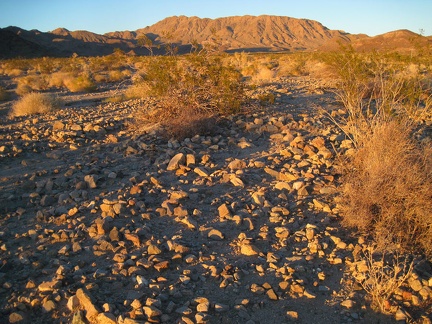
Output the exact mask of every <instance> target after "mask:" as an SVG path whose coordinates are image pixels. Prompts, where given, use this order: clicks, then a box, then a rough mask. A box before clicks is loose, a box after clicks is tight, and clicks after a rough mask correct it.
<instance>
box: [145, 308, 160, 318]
mask: <svg viewBox="0 0 432 324" xmlns="http://www.w3.org/2000/svg"><path fill="white" fill-rule="evenodd" d="M143 310H144V313H145V314H146V316H147V317H148V318H154V317H157V316H161V315H162V312H161V311H160V310H159V309H158V308H156V307H155V306H144V307H143Z"/></svg>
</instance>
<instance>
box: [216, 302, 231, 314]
mask: <svg viewBox="0 0 432 324" xmlns="http://www.w3.org/2000/svg"><path fill="white" fill-rule="evenodd" d="M214 310H215V312H217V313H224V312H227V311H229V306H228V305H225V304H220V303H215V304H214Z"/></svg>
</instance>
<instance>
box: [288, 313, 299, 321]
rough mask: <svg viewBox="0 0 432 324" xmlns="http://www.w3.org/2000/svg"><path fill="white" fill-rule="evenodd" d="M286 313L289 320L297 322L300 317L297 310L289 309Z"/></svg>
mask: <svg viewBox="0 0 432 324" xmlns="http://www.w3.org/2000/svg"><path fill="white" fill-rule="evenodd" d="M286 315H287V318H288V320H289V321H293V322H297V321H298V319H299V315H298V313H297V312H296V311H287V312H286Z"/></svg>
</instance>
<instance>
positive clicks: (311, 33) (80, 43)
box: [0, 15, 432, 58]
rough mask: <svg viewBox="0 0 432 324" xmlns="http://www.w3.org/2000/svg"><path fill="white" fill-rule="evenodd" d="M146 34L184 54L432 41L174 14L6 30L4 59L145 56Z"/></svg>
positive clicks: (404, 47) (304, 23)
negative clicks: (100, 30) (83, 26)
mask: <svg viewBox="0 0 432 324" xmlns="http://www.w3.org/2000/svg"><path fill="white" fill-rule="evenodd" d="M142 35H146V36H147V37H149V38H150V39H152V40H153V42H154V44H155V45H161V47H162V48H163V45H164V44H166V42H172V43H174V44H176V45H179V46H180V52H187V51H189V49H190V44H191V42H193V41H197V42H198V43H199V44H201V45H202V46H206V45H208V43H209V42H210V43H213V44H215V43H217V44H218V46H219V49H221V50H228V51H263V52H269V51H312V50H329V49H335V48H337V46H339V44H340V43H342V44H351V45H353V46H354V47H355V48H360V49H362V50H364V49H366V50H370V49H385V50H398V51H406V52H410V51H412V50H415V49H416V48H419V47H427V46H430V44H431V43H432V40H431V38H430V37H423V36H420V35H417V34H415V33H412V32H409V31H398V32H391V33H387V34H384V35H380V36H376V37H369V36H367V35H364V34H359V35H352V34H349V33H345V32H343V31H340V30H330V29H328V28H326V27H325V26H323V25H322V24H321V23H319V22H317V21H314V20H309V19H296V18H290V17H283V16H268V15H262V16H234V17H225V18H218V19H208V18H198V17H186V16H174V17H169V18H166V19H163V20H162V21H159V22H157V23H156V24H154V25H152V26H148V27H145V28H142V29H138V30H136V31H116V32H111V33H107V34H105V35H99V34H95V33H92V32H89V31H69V30H67V29H64V28H58V29H55V30H53V31H51V32H46V33H44V32H40V31H38V30H30V31H27V30H24V29H21V28H18V27H7V28H3V29H0V39H1V40H2V41H1V42H0V58H13V57H18V56H20V57H40V56H70V55H72V54H73V53H77V54H79V55H85V56H95V55H107V54H110V53H112V52H113V51H114V49H116V48H119V49H121V50H123V51H125V52H130V51H132V52H133V53H136V54H142V55H145V54H148V50H147V49H145V48H143V47H142V46H139V44H138V39H139V38H140V37H141V36H142ZM395 35H397V37H394V36H395ZM155 51H157V49H156V48H155ZM159 53H161V52H159Z"/></svg>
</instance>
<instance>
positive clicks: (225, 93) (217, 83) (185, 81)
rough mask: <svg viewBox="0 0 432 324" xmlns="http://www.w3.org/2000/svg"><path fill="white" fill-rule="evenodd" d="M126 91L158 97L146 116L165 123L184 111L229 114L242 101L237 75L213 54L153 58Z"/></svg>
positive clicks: (240, 85) (237, 73)
mask: <svg viewBox="0 0 432 324" xmlns="http://www.w3.org/2000/svg"><path fill="white" fill-rule="evenodd" d="M132 89H133V90H131V91H130V92H129V94H130V93H131V92H132V93H135V94H139V95H140V96H148V97H154V98H157V99H158V103H159V104H158V106H159V107H158V110H157V111H154V112H153V114H152V115H149V116H150V117H153V118H155V119H156V120H158V121H163V122H166V123H168V122H169V121H171V120H172V119H173V118H177V117H179V116H181V115H182V114H183V113H184V112H185V111H187V112H188V113H190V114H193V115H211V114H225V113H233V112H236V111H238V110H239V109H240V106H241V104H242V102H243V100H244V94H243V84H242V82H241V75H240V73H239V72H238V71H236V70H235V69H234V68H233V67H231V66H229V65H223V64H222V62H221V59H220V58H219V57H216V56H207V55H198V54H193V55H188V56H184V57H175V56H170V57H165V56H164V57H154V58H153V60H152V61H151V63H150V64H149V66H148V67H147V69H146V74H145V75H144V78H143V80H142V81H140V82H138V83H137V84H135V85H134V87H133V88H132Z"/></svg>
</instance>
